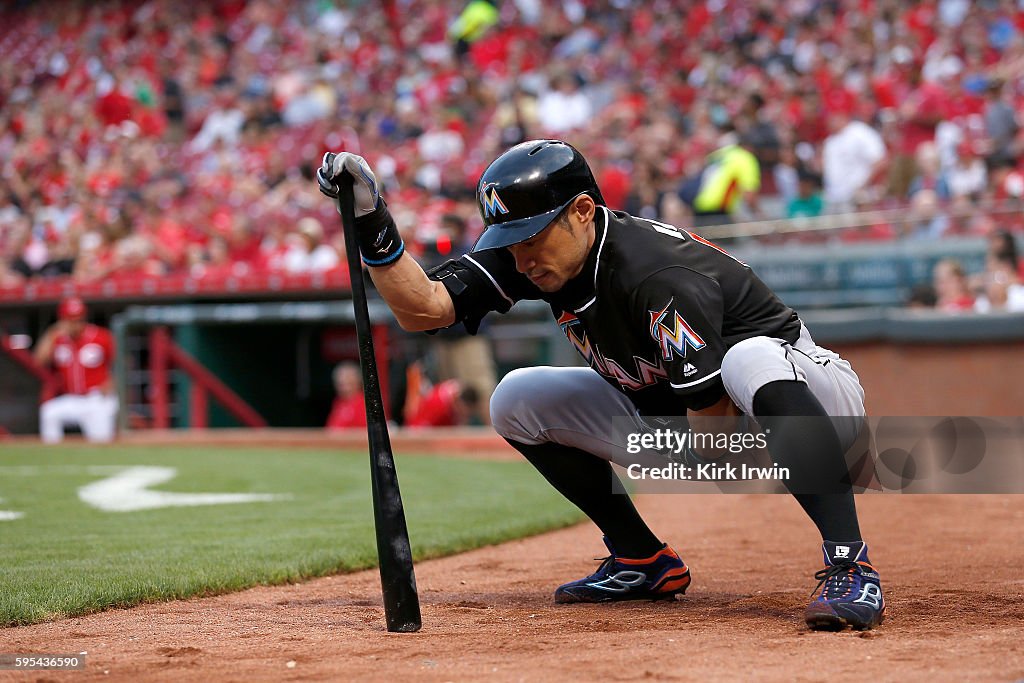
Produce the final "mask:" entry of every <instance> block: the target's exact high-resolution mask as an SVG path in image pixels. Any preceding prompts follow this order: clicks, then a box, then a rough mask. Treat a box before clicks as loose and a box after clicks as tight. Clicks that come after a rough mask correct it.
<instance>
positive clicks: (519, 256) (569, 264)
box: [508, 195, 596, 292]
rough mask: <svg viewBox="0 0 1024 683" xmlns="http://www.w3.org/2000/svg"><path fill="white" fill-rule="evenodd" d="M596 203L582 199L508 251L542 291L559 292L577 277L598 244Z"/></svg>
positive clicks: (519, 268)
mask: <svg viewBox="0 0 1024 683" xmlns="http://www.w3.org/2000/svg"><path fill="white" fill-rule="evenodd" d="M595 210H596V205H595V204H594V200H593V199H591V198H590V197H588V196H587V195H582V196H580V197H579V198H578V199H577V200H576V201H575V202H574V203H573V204H572V205H571V206H570V207H569V208H568V209H567V211H566V212H565V213H564V214H563V216H561V217H560V218H556V219H555V220H554V221H552V222H551V223H550V224H549V225H548V226H547V227H546V228H544V229H543V230H541V231H540V232H539V233H537V235H535V236H534V237H532V238H530V239H528V240H526V241H525V242H520V243H519V244H513V245H512V246H511V247H509V248H508V250H509V251H510V252H511V253H512V256H513V257H514V258H515V260H516V270H518V271H519V272H520V273H523V274H524V275H526V276H527V277H528V278H530V282H532V283H533V284H534V285H535V286H536V287H537V289H539V290H541V291H542V292H557V291H558V290H560V289H561V288H562V287H563V286H564V285H565V283H566V282H568V281H569V280H571V279H572V278H574V277H576V276H577V275H578V274H579V272H580V271H581V270H583V264H584V263H585V262H586V260H587V254H588V253H590V247H591V246H592V245H593V244H594V212H595Z"/></svg>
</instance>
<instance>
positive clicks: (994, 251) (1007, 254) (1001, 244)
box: [987, 229, 1024, 278]
mask: <svg viewBox="0 0 1024 683" xmlns="http://www.w3.org/2000/svg"><path fill="white" fill-rule="evenodd" d="M987 257H988V259H997V260H1000V261H1004V262H1006V263H1008V264H1009V265H1010V267H1011V270H1012V271H1013V272H1014V273H1016V274H1017V276H1018V278H1020V277H1022V276H1024V273H1022V272H1021V265H1022V264H1021V260H1020V252H1019V251H1018V250H1017V239H1016V238H1015V237H1014V236H1013V234H1012V233H1011V232H1009V231H1007V230H1000V229H996V230H993V231H992V232H991V233H989V235H988V249H987Z"/></svg>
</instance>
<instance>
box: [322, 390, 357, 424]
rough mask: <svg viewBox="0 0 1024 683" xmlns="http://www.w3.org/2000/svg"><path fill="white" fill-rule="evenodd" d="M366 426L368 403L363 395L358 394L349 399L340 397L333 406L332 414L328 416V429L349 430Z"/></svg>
mask: <svg viewBox="0 0 1024 683" xmlns="http://www.w3.org/2000/svg"><path fill="white" fill-rule="evenodd" d="M365 426H366V402H365V401H364V400H363V397H362V395H360V394H356V395H355V396H349V397H348V398H342V397H340V396H338V397H337V398H335V399H334V405H332V406H331V414H330V415H328V416H327V428H328V429H347V428H349V427H365Z"/></svg>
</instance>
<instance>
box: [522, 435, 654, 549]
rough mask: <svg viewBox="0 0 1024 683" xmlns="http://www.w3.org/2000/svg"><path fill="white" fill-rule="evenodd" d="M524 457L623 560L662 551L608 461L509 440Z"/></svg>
mask: <svg viewBox="0 0 1024 683" xmlns="http://www.w3.org/2000/svg"><path fill="white" fill-rule="evenodd" d="M505 440H506V441H508V442H509V444H510V445H511V446H512V447H513V448H515V449H516V450H517V451H519V452H520V453H522V454H523V457H525V458H526V459H527V460H529V461H530V464H531V465H533V466H534V467H536V468H537V471H538V472H540V473H541V474H542V475H544V478H545V479H547V480H548V483H550V484H551V485H552V486H554V487H555V489H556V490H557V491H558V492H559V493H561V494H562V495H563V496H565V497H566V498H567V499H568V500H569V502H571V503H572V504H573V505H575V506H576V507H578V508H579V509H580V510H582V511H583V512H584V514H586V515H587V517H590V519H592V520H593V521H594V524H596V525H597V527H598V528H599V529H600V530H601V531H603V532H604V535H605V536H607V537H608V540H609V542H611V544H612V547H613V548H615V552H616V553H619V554H620V555H621V556H622V557H627V558H643V557H650V556H651V555H653V554H654V553H656V552H658V551H659V550H661V548H662V545H663V544H662V542H661V541H660V540H658V537H657V536H655V535H654V534H653V533H652V532H651V530H650V529H649V528H648V527H647V523H646V522H644V520H643V519H642V518H641V517H640V513H638V512H637V511H636V508H635V507H633V501H631V500H630V499H629V496H628V495H626V494H624V493H615V492H614V491H615V490H620V491H621V490H622V484H621V483H620V482H619V478H618V477H617V476H616V474H615V472H614V471H613V470H612V465H611V463H610V462H608V461H607V460H602V459H601V458H599V457H597V456H596V455H593V454H592V453H587V452H586V451H583V450H580V449H579V448H573V447H571V446H562V445H561V444H555V443H543V444H539V445H537V446H528V445H526V444H523V443H519V442H518V441H512V440H511V439H505Z"/></svg>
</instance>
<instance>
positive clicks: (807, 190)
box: [786, 171, 824, 218]
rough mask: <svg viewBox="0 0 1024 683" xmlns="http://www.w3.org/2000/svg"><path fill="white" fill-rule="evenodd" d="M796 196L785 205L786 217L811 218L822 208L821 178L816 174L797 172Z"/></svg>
mask: <svg viewBox="0 0 1024 683" xmlns="http://www.w3.org/2000/svg"><path fill="white" fill-rule="evenodd" d="M798 188H799V189H798V190H797V196H796V197H793V199H791V200H790V201H789V203H788V204H787V205H786V218H813V217H814V216H820V215H821V214H822V211H823V210H824V201H823V200H822V197H821V179H820V178H819V177H818V175H817V174H815V173H811V172H809V171H804V172H803V173H800V174H799V186H798Z"/></svg>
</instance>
